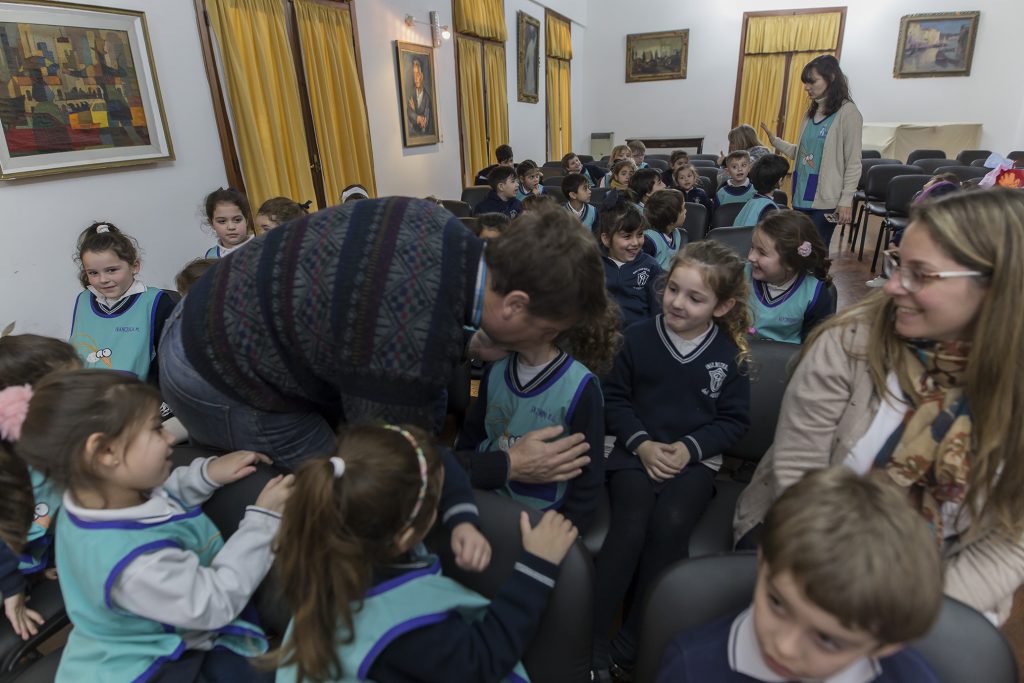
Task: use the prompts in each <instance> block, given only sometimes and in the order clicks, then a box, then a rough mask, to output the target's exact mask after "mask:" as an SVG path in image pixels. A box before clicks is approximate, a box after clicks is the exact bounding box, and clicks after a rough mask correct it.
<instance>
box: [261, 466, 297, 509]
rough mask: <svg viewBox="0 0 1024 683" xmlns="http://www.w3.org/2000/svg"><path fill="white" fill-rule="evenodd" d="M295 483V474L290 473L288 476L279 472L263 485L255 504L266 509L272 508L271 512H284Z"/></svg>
mask: <svg viewBox="0 0 1024 683" xmlns="http://www.w3.org/2000/svg"><path fill="white" fill-rule="evenodd" d="M294 483H295V475H294V474H289V475H287V476H285V475H283V474H279V475H277V476H276V477H274V478H273V479H271V480H270V481H268V482H267V485H266V486H264V487H263V490H262V491H260V495H259V497H258V498H257V499H256V502H255V503H254V505H255V506H256V507H258V508H263V509H264V510H270V511H271V512H278V513H279V512H282V511H284V504H285V503H286V502H287V501H288V496H290V495H291V493H292V484H294Z"/></svg>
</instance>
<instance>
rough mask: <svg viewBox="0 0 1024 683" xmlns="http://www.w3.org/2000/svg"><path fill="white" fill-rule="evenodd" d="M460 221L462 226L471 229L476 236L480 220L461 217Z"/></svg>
mask: <svg viewBox="0 0 1024 683" xmlns="http://www.w3.org/2000/svg"><path fill="white" fill-rule="evenodd" d="M459 220H460V221H462V224H463V225H465V226H466V227H467V228H469V231H470V232H472V233H473V234H474V235H475V234H476V224H477V223H479V222H480V219H479V218H473V217H472V216H459Z"/></svg>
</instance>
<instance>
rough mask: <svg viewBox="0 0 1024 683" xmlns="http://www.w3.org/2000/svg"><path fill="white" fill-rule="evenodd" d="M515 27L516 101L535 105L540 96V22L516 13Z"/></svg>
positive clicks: (525, 14) (524, 14)
mask: <svg viewBox="0 0 1024 683" xmlns="http://www.w3.org/2000/svg"><path fill="white" fill-rule="evenodd" d="M516 26H517V31H516V45H517V46H518V47H517V49H516V64H517V65H518V66H517V69H516V71H517V73H518V78H517V81H518V88H517V90H518V93H519V97H518V99H519V101H520V102H531V103H533V104H536V103H537V101H538V99H539V94H540V20H539V19H535V18H533V17H531V16H530V15H529V14H527V13H526V12H516Z"/></svg>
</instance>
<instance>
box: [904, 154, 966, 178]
mask: <svg viewBox="0 0 1024 683" xmlns="http://www.w3.org/2000/svg"><path fill="white" fill-rule="evenodd" d="M914 165H915V166H917V167H919V168H920V169H921V170H922V171H924V172H925V173H931V174H932V175H935V169H937V168H940V167H942V166H956V165H957V164H956V162H955V161H954V160H952V159H944V158H940V157H932V158H929V159H918V160H917V161H915V162H914Z"/></svg>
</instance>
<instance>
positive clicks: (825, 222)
mask: <svg viewBox="0 0 1024 683" xmlns="http://www.w3.org/2000/svg"><path fill="white" fill-rule="evenodd" d="M800 80H801V81H803V83H804V90H805V91H807V97H809V98H810V100H811V101H810V104H809V105H808V107H807V114H806V116H805V117H804V120H803V122H802V123H801V124H800V137H799V142H798V144H793V143H792V142H787V141H785V140H783V139H782V138H780V137H778V136H776V135H774V134H773V133H772V131H771V130H770V129H769V128H768V125H767V124H765V123H762V124H761V129H762V130H764V132H765V134H766V135H767V136H768V138H769V139H770V140H771V143H772V144H773V145H775V147H776V149H778V150H779V151H780V152H782V153H783V154H785V155H786V156H787V157H789V158H790V159H793V160H795V161H796V164H795V166H794V169H793V208H794V209H796V210H797V211H803V212H804V213H806V214H807V215H808V216H809V217H810V219H811V220H812V221H814V227H815V228H817V230H818V234H819V235H821V240H822V242H824V243H825V248H826V249H828V247H829V244H831V243H832V233H833V232H834V231H835V228H836V224H837V223H838V224H839V225H848V224H849V223H851V222H852V220H853V195H854V193H855V192H856V191H857V183H858V182H859V181H860V151H861V134H862V131H863V128H864V118H863V117H862V116H861V114H860V111H859V110H858V109H857V106H856V105H855V104H854V103H853V100H852V99H850V84H849V83H848V82H847V80H846V74H844V73H843V71H842V69H840V68H839V61H838V60H837V59H836V58H835V57H833V56H832V55H821V56H819V57H815V58H814V59H812V60H811V61H810V62H808V63H807V66H805V67H804V70H803V72H802V73H801V74H800Z"/></svg>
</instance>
